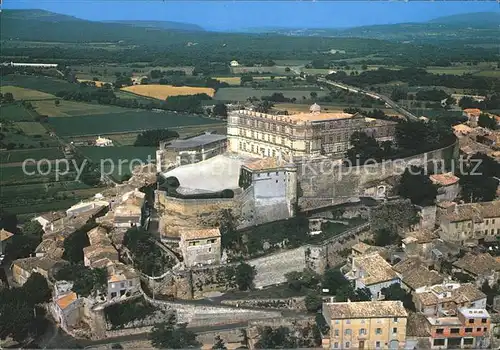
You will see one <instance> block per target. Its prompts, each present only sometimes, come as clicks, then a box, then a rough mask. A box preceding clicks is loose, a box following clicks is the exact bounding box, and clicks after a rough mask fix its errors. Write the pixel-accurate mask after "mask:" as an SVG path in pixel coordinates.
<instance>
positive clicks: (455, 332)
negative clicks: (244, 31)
mask: <svg viewBox="0 0 500 350" xmlns="http://www.w3.org/2000/svg"><path fill="white" fill-rule="evenodd" d="M450 333H451V334H458V333H460V328H452V329H450Z"/></svg>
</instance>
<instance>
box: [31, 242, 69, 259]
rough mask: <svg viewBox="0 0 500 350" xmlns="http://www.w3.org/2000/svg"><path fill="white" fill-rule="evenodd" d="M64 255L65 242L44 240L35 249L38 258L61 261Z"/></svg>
mask: <svg viewBox="0 0 500 350" xmlns="http://www.w3.org/2000/svg"><path fill="white" fill-rule="evenodd" d="M63 254H64V242H63V241H61V240H58V239H55V238H49V239H44V240H43V241H42V242H40V244H39V245H38V246H37V247H36V249H35V256H36V257H39V258H41V257H48V258H51V259H54V260H59V259H61V258H62V256H63Z"/></svg>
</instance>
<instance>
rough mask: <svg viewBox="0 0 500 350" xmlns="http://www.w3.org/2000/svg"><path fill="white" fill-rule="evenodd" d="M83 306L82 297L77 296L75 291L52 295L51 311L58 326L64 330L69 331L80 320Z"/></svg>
mask: <svg viewBox="0 0 500 350" xmlns="http://www.w3.org/2000/svg"><path fill="white" fill-rule="evenodd" d="M83 307H84V302H83V298H79V297H78V296H77V295H76V293H75V292H72V291H69V292H67V293H66V294H62V295H58V296H56V297H54V299H53V302H52V305H51V311H52V314H53V316H54V319H55V320H56V322H57V323H58V324H59V326H60V327H61V328H62V329H63V330H64V331H65V332H69V331H70V330H71V329H72V328H74V327H76V326H77V325H78V324H79V323H80V322H81V319H82V318H83V314H84V311H83Z"/></svg>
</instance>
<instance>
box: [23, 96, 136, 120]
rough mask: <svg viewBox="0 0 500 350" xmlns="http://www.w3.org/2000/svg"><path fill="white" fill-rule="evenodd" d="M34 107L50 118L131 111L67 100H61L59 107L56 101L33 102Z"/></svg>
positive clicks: (39, 112)
mask: <svg viewBox="0 0 500 350" xmlns="http://www.w3.org/2000/svg"><path fill="white" fill-rule="evenodd" d="M33 106H34V107H35V110H36V111H37V112H38V114H41V115H46V116H49V117H73V116H77V115H94V114H99V115H102V114H107V113H123V112H127V111H129V109H126V108H121V107H116V106H108V105H100V104H92V103H84V102H74V101H66V100H61V101H60V103H59V106H56V105H55V103H54V101H36V102H33Z"/></svg>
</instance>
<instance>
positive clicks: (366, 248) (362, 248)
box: [351, 242, 383, 257]
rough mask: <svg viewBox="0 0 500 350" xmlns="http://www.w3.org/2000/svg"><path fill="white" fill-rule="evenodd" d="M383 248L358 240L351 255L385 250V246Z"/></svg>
mask: <svg viewBox="0 0 500 350" xmlns="http://www.w3.org/2000/svg"><path fill="white" fill-rule="evenodd" d="M381 248H382V247H376V246H373V245H369V244H366V243H364V242H358V243H356V244H355V245H353V246H352V248H351V256H352V257H355V256H362V255H366V254H369V253H375V252H380V251H381V250H383V248H382V249H381Z"/></svg>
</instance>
